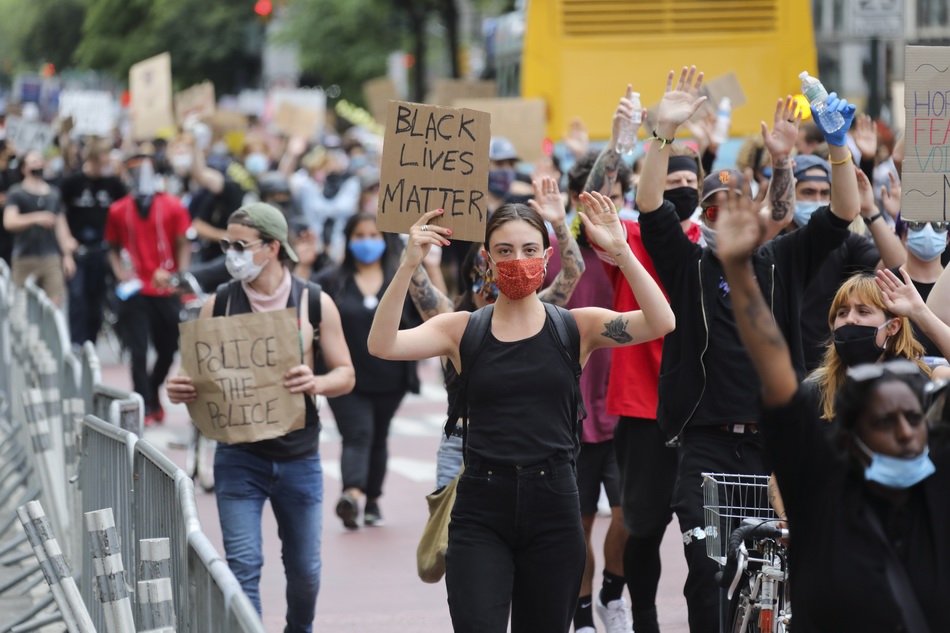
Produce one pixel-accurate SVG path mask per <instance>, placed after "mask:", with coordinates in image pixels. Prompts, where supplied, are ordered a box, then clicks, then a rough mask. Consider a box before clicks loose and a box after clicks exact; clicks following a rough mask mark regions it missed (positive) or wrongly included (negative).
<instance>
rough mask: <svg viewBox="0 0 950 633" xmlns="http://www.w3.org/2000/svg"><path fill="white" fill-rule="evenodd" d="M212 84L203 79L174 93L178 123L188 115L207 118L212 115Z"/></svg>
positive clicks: (183, 120)
mask: <svg viewBox="0 0 950 633" xmlns="http://www.w3.org/2000/svg"><path fill="white" fill-rule="evenodd" d="M214 111H215V100H214V84H213V83H211V82H210V81H204V82H202V83H200V84H195V85H194V86H191V87H190V88H186V89H184V90H182V91H181V92H179V93H178V94H176V95H175V119H176V120H177V121H178V125H182V124H184V123H185V119H187V118H188V117H196V118H198V119H208V118H211V117H212V116H214Z"/></svg>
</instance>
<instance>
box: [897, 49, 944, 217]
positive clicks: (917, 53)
mask: <svg viewBox="0 0 950 633" xmlns="http://www.w3.org/2000/svg"><path fill="white" fill-rule="evenodd" d="M904 83H905V88H904V109H905V117H906V122H907V128H906V132H905V141H904V144H905V153H904V165H903V172H902V174H901V217H903V218H904V219H907V220H917V221H926V220H939V221H944V220H947V219H950V217H948V213H947V207H948V205H950V99H948V95H950V47H948V46H907V47H906V49H905V52H904Z"/></svg>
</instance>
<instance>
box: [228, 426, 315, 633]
mask: <svg viewBox="0 0 950 633" xmlns="http://www.w3.org/2000/svg"><path fill="white" fill-rule="evenodd" d="M214 492H215V496H216V497H217V502H218V516H219V518H220V521H221V533H222V535H223V536H224V551H225V554H226V556H227V559H228V566H229V567H230V568H231V571H232V572H233V573H234V575H235V576H236V577H237V579H238V582H240V583H241V588H242V589H244V592H245V593H246V594H247V596H248V598H250V599H251V602H252V603H253V604H254V606H255V608H257V612H258V613H261V596H260V580H261V567H262V566H263V564H264V554H263V552H262V550H261V512H262V511H263V509H264V502H265V501H266V500H268V499H270V503H271V507H272V508H273V509H274V516H275V517H276V519H277V534H278V536H279V537H280V541H281V557H282V558H283V561H284V573H285V574H286V576H287V626H286V628H285V629H284V632H285V633H311V631H312V630H313V618H314V614H315V613H316V608H317V592H318V591H319V590H320V536H321V531H322V527H323V526H322V523H323V467H322V466H321V464H320V454H319V453H314V454H312V455H308V456H306V457H301V458H299V459H293V460H289V461H286V462H277V461H273V460H270V459H265V458H263V457H259V456H257V455H255V454H254V453H251V452H250V451H247V450H244V449H242V448H240V447H238V446H229V445H227V444H219V445H218V449H217V452H216V453H215V456H214Z"/></svg>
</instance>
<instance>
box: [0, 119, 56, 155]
mask: <svg viewBox="0 0 950 633" xmlns="http://www.w3.org/2000/svg"><path fill="white" fill-rule="evenodd" d="M6 131H7V141H8V142H12V143H13V147H15V148H16V151H17V153H18V154H20V155H21V156H22V155H23V154H25V153H26V152H29V151H36V152H41V153H42V152H43V151H45V150H46V148H47V147H49V146H50V145H52V144H53V140H54V139H55V138H56V131H55V130H53V128H52V127H51V126H49V125H47V124H46V123H41V122H39V121H24V120H23V119H21V118H20V117H14V116H8V117H7V125H6Z"/></svg>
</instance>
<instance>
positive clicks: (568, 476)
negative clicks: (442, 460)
mask: <svg viewBox="0 0 950 633" xmlns="http://www.w3.org/2000/svg"><path fill="white" fill-rule="evenodd" d="M586 559H587V546H586V544H585V541H584V529H583V527H582V526H581V511H580V502H579V500H578V493H577V475H576V472H575V470H574V466H573V464H572V463H571V462H562V463H560V464H557V463H555V462H554V461H553V460H551V461H549V462H546V463H542V464H536V465H534V466H525V467H513V466H508V467H498V466H493V465H490V464H485V463H480V462H479V460H478V459H477V458H475V457H474V456H471V455H470V456H469V457H468V458H467V459H466V465H465V471H464V472H463V473H462V476H461V477H460V478H459V483H458V490H457V496H456V498H455V506H454V507H453V509H452V521H451V522H450V523H449V547H448V551H447V552H446V555H445V569H446V573H445V584H446V588H447V589H448V596H449V611H450V613H451V615H452V625H453V628H454V630H455V631H456V633H504V632H505V631H506V630H507V625H508V614H509V611H510V613H511V632H512V633H567V631H568V630H569V629H570V627H571V619H572V618H573V616H574V608H575V607H576V605H577V596H578V593H579V591H580V587H581V576H582V574H583V572H584V562H585V561H586Z"/></svg>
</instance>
